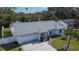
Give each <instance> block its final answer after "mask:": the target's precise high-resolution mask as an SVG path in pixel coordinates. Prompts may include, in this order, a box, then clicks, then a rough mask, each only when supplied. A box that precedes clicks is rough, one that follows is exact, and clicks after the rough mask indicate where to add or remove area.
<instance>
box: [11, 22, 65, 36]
mask: <svg viewBox="0 0 79 59" xmlns="http://www.w3.org/2000/svg"><path fill="white" fill-rule="evenodd" d="M12 27H13V29H14V32H15V34H16V35H17V36H18V35H24V34H31V33H36V32H38V33H42V32H46V31H48V30H52V29H61V28H64V27H63V26H61V25H59V24H58V23H56V22H55V21H39V22H15V23H13V26H12Z"/></svg>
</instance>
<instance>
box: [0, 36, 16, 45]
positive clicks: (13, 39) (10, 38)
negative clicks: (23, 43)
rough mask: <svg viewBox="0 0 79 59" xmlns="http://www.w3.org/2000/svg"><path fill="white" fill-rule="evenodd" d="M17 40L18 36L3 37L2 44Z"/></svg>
mask: <svg viewBox="0 0 79 59" xmlns="http://www.w3.org/2000/svg"><path fill="white" fill-rule="evenodd" d="M14 41H16V37H8V38H1V39H0V45H2V44H7V43H11V42H14Z"/></svg>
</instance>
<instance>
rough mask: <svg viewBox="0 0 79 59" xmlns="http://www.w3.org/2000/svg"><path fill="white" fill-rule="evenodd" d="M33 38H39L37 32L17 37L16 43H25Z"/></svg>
mask: <svg viewBox="0 0 79 59" xmlns="http://www.w3.org/2000/svg"><path fill="white" fill-rule="evenodd" d="M34 40H39V35H38V34H33V35H29V36H22V37H17V41H18V44H25V43H28V42H29V43H30V42H32V41H34Z"/></svg>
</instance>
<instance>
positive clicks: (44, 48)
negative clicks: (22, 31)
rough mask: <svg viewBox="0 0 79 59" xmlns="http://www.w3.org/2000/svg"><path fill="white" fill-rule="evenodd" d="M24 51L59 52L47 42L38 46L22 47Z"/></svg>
mask: <svg viewBox="0 0 79 59" xmlns="http://www.w3.org/2000/svg"><path fill="white" fill-rule="evenodd" d="M21 48H22V50H24V51H57V50H56V49H55V48H53V47H52V46H50V45H49V44H48V43H47V42H43V43H37V44H26V45H23V46H21Z"/></svg>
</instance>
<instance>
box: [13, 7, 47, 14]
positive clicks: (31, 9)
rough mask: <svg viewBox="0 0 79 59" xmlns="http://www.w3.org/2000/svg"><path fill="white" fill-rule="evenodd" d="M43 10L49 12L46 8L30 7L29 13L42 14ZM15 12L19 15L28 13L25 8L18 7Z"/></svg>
mask: <svg viewBox="0 0 79 59" xmlns="http://www.w3.org/2000/svg"><path fill="white" fill-rule="evenodd" d="M43 10H47V8H46V7H28V9H27V13H35V12H41V11H43ZM14 11H15V12H17V13H19V12H24V13H26V9H25V7H18V8H16V10H14Z"/></svg>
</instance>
